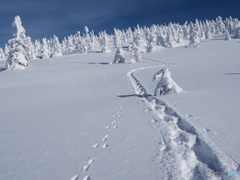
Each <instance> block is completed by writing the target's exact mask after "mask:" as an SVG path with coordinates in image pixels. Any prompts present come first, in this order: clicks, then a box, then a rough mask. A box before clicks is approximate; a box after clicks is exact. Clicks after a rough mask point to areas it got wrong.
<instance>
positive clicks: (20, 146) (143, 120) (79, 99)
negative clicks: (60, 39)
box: [0, 35, 240, 180]
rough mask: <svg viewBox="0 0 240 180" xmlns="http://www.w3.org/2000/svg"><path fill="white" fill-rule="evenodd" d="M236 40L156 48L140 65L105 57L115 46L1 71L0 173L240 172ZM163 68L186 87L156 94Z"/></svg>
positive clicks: (14, 179) (126, 175) (134, 175)
mask: <svg viewBox="0 0 240 180" xmlns="http://www.w3.org/2000/svg"><path fill="white" fill-rule="evenodd" d="M239 42H240V40H239V39H235V40H231V41H224V36H223V35H218V36H215V37H214V38H213V39H211V40H204V41H202V42H201V44H200V46H199V47H198V48H185V46H181V47H176V48H169V49H165V48H157V50H158V52H155V53H144V54H142V57H143V62H142V63H136V64H109V63H111V62H112V61H113V59H114V53H113V52H115V51H112V53H109V54H102V53H95V54H67V55H64V56H63V57H57V58H53V59H50V60H49V59H43V60H35V61H30V63H29V64H30V68H28V69H26V70H19V71H1V72H0V83H1V86H0V98H1V108H0V117H1V119H0V121H1V127H0V144H1V148H0V159H1V161H0V179H11V180H19V179H26V180H30V179H39V180H45V179H59V180H60V179H63V180H65V179H75V180H76V179H78V180H80V179H84V178H85V179H92V180H93V179H104V180H105V179H106V180H112V179H114V180H117V179H119V180H120V179H138V180H141V179H142V180H145V179H151V180H153V179H163V178H166V179H204V178H205V179H212V178H211V177H210V174H209V172H208V170H231V171H237V170H238V171H240V166H239V163H240V156H239V152H240V146H239V138H240V132H239V127H240V122H239V117H240V112H239V110H238V109H239V107H240V96H239V94H238V93H239V88H240V81H239V78H240V72H239V66H240V63H239V51H238V49H239V45H240V44H239ZM125 58H126V60H130V53H129V52H126V51H125ZM0 63H1V67H2V68H3V67H4V66H5V64H4V63H5V62H0ZM163 67H167V68H168V69H169V70H170V72H171V75H172V79H173V80H174V81H175V82H176V83H177V84H178V85H179V86H180V87H181V88H182V89H183V91H184V92H182V93H179V94H175V95H166V96H161V97H153V96H152V95H153V92H154V89H155V87H156V83H153V82H152V77H153V75H154V74H155V73H156V72H157V71H159V70H160V69H162V68H163ZM194 139H198V141H199V142H200V143H195V141H194ZM231 157H232V158H231ZM211 158H212V159H213V160H212V161H210V162H209V161H208V159H211ZM205 166H207V167H205ZM237 178H239V176H238V177H236V178H235V179H237Z"/></svg>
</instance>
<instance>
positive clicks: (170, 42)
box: [165, 31, 174, 48]
mask: <svg viewBox="0 0 240 180" xmlns="http://www.w3.org/2000/svg"><path fill="white" fill-rule="evenodd" d="M173 46H174V40H173V37H172V33H171V32H169V31H168V33H167V39H166V41H165V47H168V48H171V47H173Z"/></svg>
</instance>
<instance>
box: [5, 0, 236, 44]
mask: <svg viewBox="0 0 240 180" xmlns="http://www.w3.org/2000/svg"><path fill="white" fill-rule="evenodd" d="M16 15H19V16H20V17H21V19H22V25H23V27H24V28H25V30H26V32H27V35H28V36H30V37H31V38H32V40H35V39H42V38H43V37H47V38H49V37H52V36H53V34H55V35H56V36H58V37H59V40H60V41H61V40H62V39H63V37H65V36H67V35H70V34H75V33H76V32H77V31H80V32H81V33H83V27H84V26H88V27H89V29H90V30H94V32H95V34H96V33H98V32H99V31H102V30H106V31H107V33H112V32H113V28H114V27H116V28H119V29H126V28H128V27H132V28H133V27H135V26H136V25H137V24H139V25H140V26H144V25H146V26H151V25H152V24H163V23H169V22H177V23H181V24H183V23H184V22H185V21H195V19H196V18H197V19H199V20H205V19H215V18H216V17H217V16H218V15H220V16H222V17H223V18H225V17H229V16H230V15H231V16H232V17H233V18H235V17H237V18H240V0H21V1H19V0H11V1H6V0H4V1H3V0H1V6H0V25H1V26H0V47H4V44H5V43H7V41H8V40H9V39H11V38H13V36H12V34H13V33H15V31H16V29H14V28H13V27H12V26H11V24H12V22H13V20H14V17H15V16H16Z"/></svg>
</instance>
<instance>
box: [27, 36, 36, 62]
mask: <svg viewBox="0 0 240 180" xmlns="http://www.w3.org/2000/svg"><path fill="white" fill-rule="evenodd" d="M26 44H27V47H28V48H27V51H28V54H29V58H30V60H34V59H36V53H35V47H34V45H33V43H32V41H31V38H30V37H29V36H27V38H26Z"/></svg>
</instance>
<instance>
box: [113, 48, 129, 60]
mask: <svg viewBox="0 0 240 180" xmlns="http://www.w3.org/2000/svg"><path fill="white" fill-rule="evenodd" d="M113 63H114V64H115V63H126V61H125V58H124V52H123V49H122V48H121V47H118V48H117V51H116V53H115V57H114V60H113Z"/></svg>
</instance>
